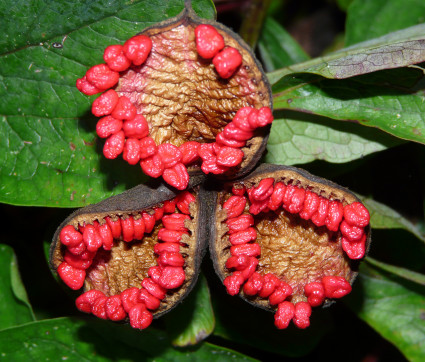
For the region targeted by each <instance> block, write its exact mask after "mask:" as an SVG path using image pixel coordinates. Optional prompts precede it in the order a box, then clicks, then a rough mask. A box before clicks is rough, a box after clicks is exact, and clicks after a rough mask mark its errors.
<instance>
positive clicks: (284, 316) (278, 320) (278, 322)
mask: <svg viewBox="0 0 425 362" xmlns="http://www.w3.org/2000/svg"><path fill="white" fill-rule="evenodd" d="M294 315H295V306H294V305H293V304H292V303H291V302H282V303H280V304H279V306H278V308H277V312H276V313H275V315H274V324H275V326H276V327H277V328H278V329H285V328H288V326H289V323H290V322H291V320H292V318H293V317H294Z"/></svg>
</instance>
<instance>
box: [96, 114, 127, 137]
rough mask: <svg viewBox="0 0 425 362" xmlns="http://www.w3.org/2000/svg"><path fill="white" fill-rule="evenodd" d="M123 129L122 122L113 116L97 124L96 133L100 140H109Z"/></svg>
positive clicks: (102, 119) (104, 118)
mask: <svg viewBox="0 0 425 362" xmlns="http://www.w3.org/2000/svg"><path fill="white" fill-rule="evenodd" d="M121 129H122V121H121V120H119V119H115V118H114V117H112V116H106V117H103V118H101V119H99V121H98V122H97V124H96V133H97V135H98V136H99V137H100V138H107V137H109V136H111V135H113V134H115V133H118V132H119V131H121Z"/></svg>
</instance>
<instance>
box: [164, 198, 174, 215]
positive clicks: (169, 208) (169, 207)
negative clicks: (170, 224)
mask: <svg viewBox="0 0 425 362" xmlns="http://www.w3.org/2000/svg"><path fill="white" fill-rule="evenodd" d="M175 210H176V201H175V200H167V201H164V213H166V214H172V213H173V212H174V211H175Z"/></svg>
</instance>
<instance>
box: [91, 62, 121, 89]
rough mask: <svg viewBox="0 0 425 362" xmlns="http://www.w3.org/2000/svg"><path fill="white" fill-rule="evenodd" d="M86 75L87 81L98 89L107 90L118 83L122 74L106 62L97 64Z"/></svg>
mask: <svg viewBox="0 0 425 362" xmlns="http://www.w3.org/2000/svg"><path fill="white" fill-rule="evenodd" d="M86 77H87V78H86V79H87V81H88V82H89V83H91V84H93V85H94V86H95V87H96V88H97V89H100V90H106V89H109V88H112V87H113V86H114V85H115V84H117V83H118V80H119V78H120V75H119V73H118V72H115V71H113V70H111V69H110V68H109V67H108V66H107V65H106V64H97V65H94V66H93V67H91V68H90V69H89V70H88V71H87V73H86Z"/></svg>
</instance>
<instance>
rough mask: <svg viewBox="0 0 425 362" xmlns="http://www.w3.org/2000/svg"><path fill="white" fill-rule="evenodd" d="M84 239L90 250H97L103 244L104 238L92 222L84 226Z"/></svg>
mask: <svg viewBox="0 0 425 362" xmlns="http://www.w3.org/2000/svg"><path fill="white" fill-rule="evenodd" d="M83 241H84V244H86V247H87V250H88V251H97V249H99V248H100V247H101V246H102V245H103V239H102V237H101V236H100V234H99V231H98V230H97V229H96V228H95V227H94V226H93V225H90V224H89V225H86V227H85V228H84V232H83Z"/></svg>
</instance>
